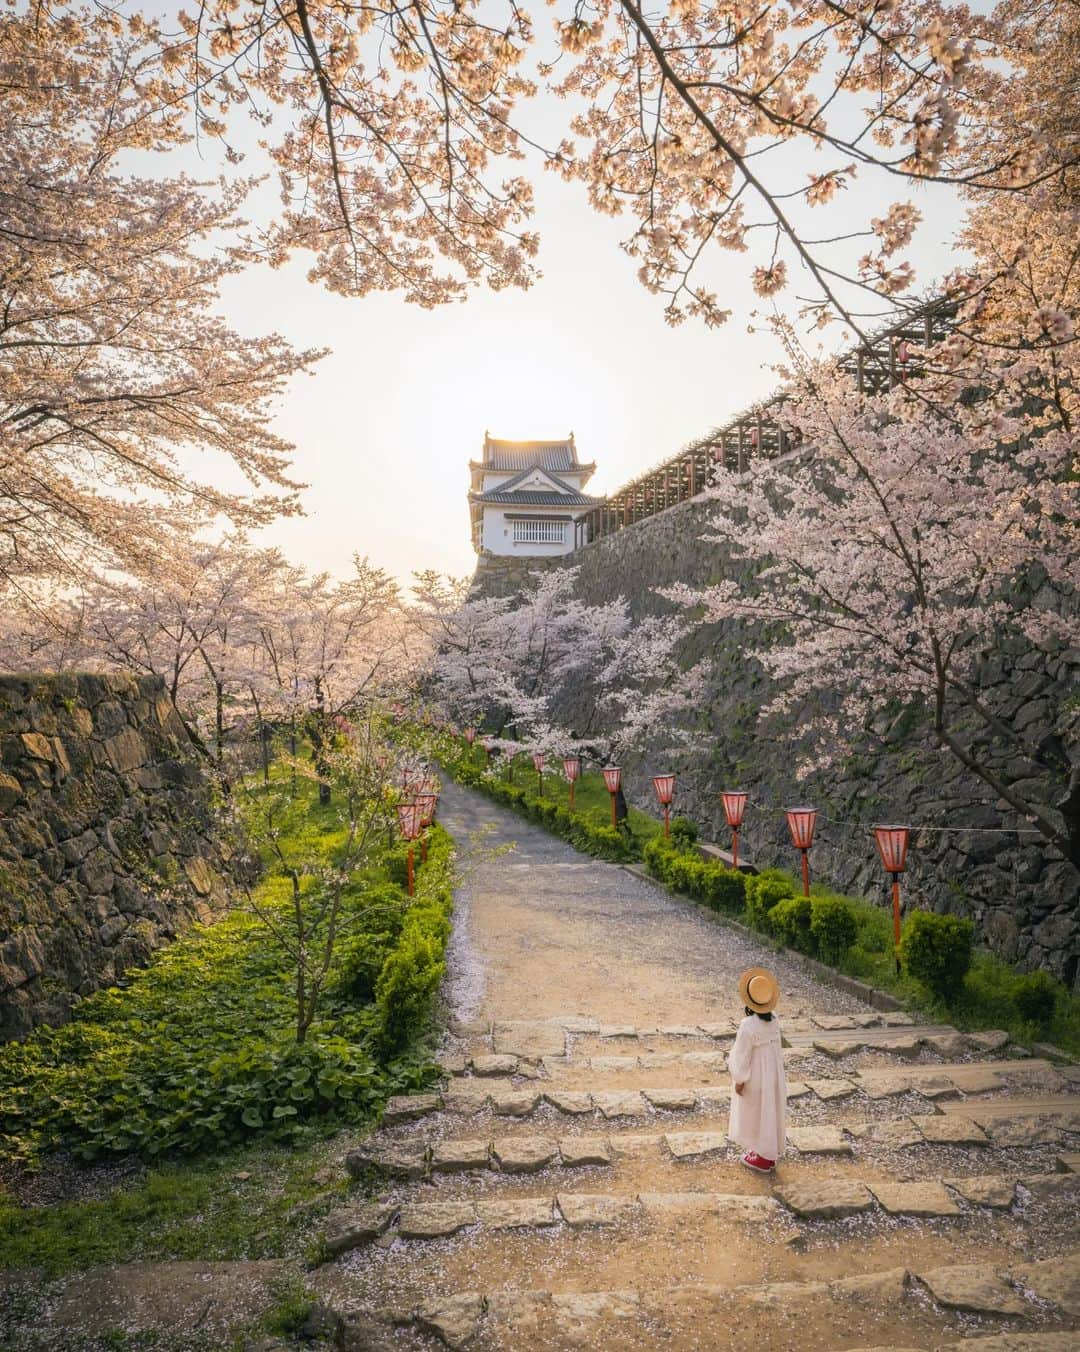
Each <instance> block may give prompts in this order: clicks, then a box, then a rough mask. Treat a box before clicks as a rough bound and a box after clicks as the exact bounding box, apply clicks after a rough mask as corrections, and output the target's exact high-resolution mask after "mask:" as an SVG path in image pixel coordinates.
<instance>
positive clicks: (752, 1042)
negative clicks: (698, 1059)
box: [728, 1014, 787, 1160]
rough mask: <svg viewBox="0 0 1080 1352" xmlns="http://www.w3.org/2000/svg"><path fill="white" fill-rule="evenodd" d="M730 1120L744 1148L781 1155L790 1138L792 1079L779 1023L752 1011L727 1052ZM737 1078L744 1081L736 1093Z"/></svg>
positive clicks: (769, 1156)
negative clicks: (788, 1075) (789, 1084)
mask: <svg viewBox="0 0 1080 1352" xmlns="http://www.w3.org/2000/svg"><path fill="white" fill-rule="evenodd" d="M728 1071H729V1072H730V1074H731V1121H730V1123H729V1124H728V1136H729V1137H730V1138H731V1139H732V1140H733V1141H735V1142H736V1143H737V1144H738V1145H740V1146H742V1148H743V1150H745V1151H751V1150H752V1151H756V1152H757V1154H759V1155H761V1156H762V1157H763V1158H764V1159H767V1160H778V1159H779V1158H780V1156H781V1155H782V1154H783V1153H784V1146H785V1144H786V1141H787V1079H786V1077H785V1075H784V1054H783V1050H782V1048H781V1045H780V1023H779V1021H778V1019H777V1017H776V1015H775V1014H774V1015H773V1017H772V1018H771V1019H768V1020H766V1019H759V1018H758V1016H757V1015H756V1014H749V1015H747V1017H746V1018H745V1019H743V1021H742V1023H740V1024H739V1031H738V1033H737V1034H736V1035H735V1045H734V1046H733V1047H732V1049H731V1051H730V1052H729V1053H728ZM736 1084H742V1085H744V1088H743V1091H742V1093H741V1094H736V1092H735V1086H736Z"/></svg>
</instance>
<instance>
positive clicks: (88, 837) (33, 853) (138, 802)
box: [0, 675, 225, 1039]
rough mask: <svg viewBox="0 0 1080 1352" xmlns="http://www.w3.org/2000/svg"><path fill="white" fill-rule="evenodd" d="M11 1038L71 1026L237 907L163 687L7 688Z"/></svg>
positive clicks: (52, 683)
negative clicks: (162, 953) (103, 991)
mask: <svg viewBox="0 0 1080 1352" xmlns="http://www.w3.org/2000/svg"><path fill="white" fill-rule="evenodd" d="M0 759H2V765H0V1039H2V1038H11V1037H17V1036H20V1035H22V1034H24V1033H26V1032H27V1031H29V1029H30V1028H32V1027H33V1026H34V1024H37V1023H60V1022H63V1021H64V1020H65V1019H66V1018H67V1017H68V1014H69V1011H70V1009H71V1005H72V1002H73V1000H74V999H76V998H78V997H79V996H82V995H87V994H89V993H90V992H92V991H94V990H96V989H97V988H98V987H99V986H104V985H108V984H110V983H112V982H114V981H116V980H118V979H119V978H120V977H122V975H123V973H124V972H125V971H126V970H127V969H128V968H129V967H133V966H137V965H139V964H141V963H143V962H145V961H146V958H147V956H148V955H149V953H150V952H151V950H153V949H154V948H156V947H158V946H159V945H161V944H163V943H166V942H168V941H169V940H170V939H172V938H174V937H175V936H176V935H177V934H178V933H179V932H180V931H181V930H183V929H185V928H186V927H187V926H188V925H190V924H192V923H193V922H194V921H201V922H209V921H210V920H212V919H213V916H214V913H215V911H216V910H217V909H218V908H219V907H220V906H221V905H222V904H223V903H224V901H225V887H224V881H223V877H222V872H223V865H222V860H221V856H220V853H219V851H218V848H217V846H216V844H215V840H214V831H213V822H212V818H211V812H210V808H211V803H210V794H209V787H208V784H207V781H206V780H205V778H204V776H203V773H202V771H201V769H200V768H199V766H198V764H197V762H196V760H195V757H194V754H193V748H192V746H191V743H190V740H189V738H188V735H187V733H186V730H185V728H184V725H183V723H182V722H181V720H180V717H179V715H178V714H177V712H176V709H175V708H174V706H173V704H172V701H171V700H170V699H169V698H168V696H167V695H166V694H165V692H164V688H163V686H162V684H161V682H160V681H159V680H157V679H156V678H154V677H144V678H139V679H136V678H134V677H131V676H118V675H109V676H94V675H79V676H75V675H63V676H0Z"/></svg>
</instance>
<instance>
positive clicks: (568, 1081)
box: [445, 1039, 1076, 1098]
mask: <svg viewBox="0 0 1080 1352" xmlns="http://www.w3.org/2000/svg"><path fill="white" fill-rule="evenodd" d="M834 1046H835V1048H836V1049H837V1050H839V1051H842V1052H843V1053H844V1055H843V1056H840V1057H836V1056H832V1055H828V1054H826V1053H824V1052H823V1051H822V1050H821V1048H820V1047H819V1046H817V1045H814V1046H807V1047H792V1048H789V1049H788V1050H787V1051H786V1052H785V1054H784V1064H785V1068H786V1070H787V1073H788V1076H789V1078H794V1079H796V1080H805V1079H807V1078H814V1079H828V1078H831V1077H833V1076H837V1075H839V1076H842V1077H845V1078H849V1077H857V1078H858V1079H859V1081H860V1082H861V1083H863V1084H864V1085H865V1086H866V1087H867V1092H868V1093H875V1092H880V1094H881V1095H887V1094H889V1093H891V1092H898V1091H896V1090H895V1089H893V1088H890V1086H895V1085H899V1084H904V1083H908V1084H913V1085H922V1084H927V1085H930V1086H933V1085H934V1082H935V1081H936V1080H939V1079H941V1080H942V1081H943V1082H942V1084H941V1086H940V1087H939V1088H938V1091H937V1092H939V1093H948V1092H954V1091H956V1090H961V1091H963V1092H968V1093H972V1092H985V1091H991V1090H995V1089H1001V1088H1004V1087H1006V1086H1007V1085H1011V1084H1016V1085H1019V1086H1025V1085H1034V1086H1036V1087H1038V1088H1041V1089H1043V1090H1044V1091H1046V1092H1050V1091H1051V1090H1056V1091H1062V1090H1067V1089H1069V1088H1070V1087H1072V1086H1074V1085H1075V1084H1076V1082H1075V1081H1072V1080H1071V1079H1070V1078H1069V1077H1068V1076H1067V1075H1065V1074H1063V1069H1064V1068H1062V1067H1057V1066H1054V1065H1052V1064H1051V1063H1050V1062H1049V1061H1045V1060H1042V1059H1041V1058H1035V1057H1029V1058H1026V1059H1023V1060H1020V1059H1016V1058H1012V1059H1008V1060H1004V1059H999V1060H988V1059H980V1060H964V1061H957V1060H949V1059H946V1058H945V1057H944V1056H942V1055H940V1053H936V1052H932V1051H930V1050H928V1049H927V1048H926V1047H923V1046H920V1045H919V1044H918V1043H917V1041H916V1040H915V1039H909V1040H906V1041H905V1043H904V1045H903V1047H901V1046H900V1043H899V1042H898V1041H897V1040H896V1039H892V1040H891V1041H889V1042H887V1043H885V1042H882V1043H880V1044H879V1045H878V1046H876V1047H866V1048H863V1049H861V1050H860V1051H858V1052H857V1053H852V1054H850V1055H849V1054H848V1050H849V1049H848V1047H847V1044H840V1043H837V1044H834ZM720 1082H723V1083H727V1082H728V1074H727V1054H726V1053H725V1052H722V1051H694V1052H686V1051H682V1052H672V1051H660V1052H650V1051H646V1052H635V1053H633V1054H630V1053H622V1054H619V1055H604V1056H589V1057H576V1056H575V1057H559V1058H544V1059H542V1060H541V1061H539V1062H535V1063H534V1062H527V1061H523V1060H520V1059H519V1058H517V1057H511V1056H505V1055H500V1054H497V1053H495V1054H490V1055H488V1054H485V1055H483V1056H475V1057H472V1058H471V1059H470V1060H469V1062H468V1063H467V1066H466V1067H465V1069H464V1071H463V1074H462V1075H460V1076H455V1077H453V1078H451V1079H450V1081H449V1083H448V1085H447V1086H446V1089H445V1093H446V1094H447V1095H449V1096H451V1097H460V1098H465V1097H467V1096H468V1095H469V1094H476V1095H481V1096H482V1095H484V1094H487V1093H490V1092H493V1091H494V1090H495V1089H505V1088H506V1087H507V1085H508V1084H513V1085H515V1086H517V1087H519V1088H527V1087H528V1086H529V1085H530V1084H533V1083H539V1084H554V1085H558V1086H560V1087H561V1088H564V1089H592V1088H594V1087H595V1088H598V1089H599V1088H606V1089H634V1088H644V1087H654V1088H667V1087H669V1086H671V1085H688V1084H702V1083H708V1084H715V1083H720Z"/></svg>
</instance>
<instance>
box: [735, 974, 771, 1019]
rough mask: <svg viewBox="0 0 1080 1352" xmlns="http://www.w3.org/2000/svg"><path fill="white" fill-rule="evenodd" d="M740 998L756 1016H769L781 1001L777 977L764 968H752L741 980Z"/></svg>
mask: <svg viewBox="0 0 1080 1352" xmlns="http://www.w3.org/2000/svg"><path fill="white" fill-rule="evenodd" d="M739 998H740V999H741V1000H742V1002H743V1004H744V1005H745V1006H746V1008H747V1009H752V1010H753V1011H754V1013H755V1014H768V1013H769V1011H770V1010H772V1009H775V1008H776V1002H777V1000H779V999H780V987H779V986H778V985H777V982H776V977H774V976H773V974H772V972H769V971H766V970H765V968H764V967H751V968H750V970H749V971H746V972H743V974H742V976H741V977H740V978H739Z"/></svg>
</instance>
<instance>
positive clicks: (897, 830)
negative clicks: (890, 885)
mask: <svg viewBox="0 0 1080 1352" xmlns="http://www.w3.org/2000/svg"><path fill="white" fill-rule="evenodd" d="M910 838H911V829H910V827H907V826H875V827H874V840H875V841H876V842H877V847H878V854H880V855H881V863H882V867H883V868H884V869H885V872H886V873H894V874H895V873H903V872H904V868H905V865H906V863H907V852H908V841H909V840H910Z"/></svg>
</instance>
